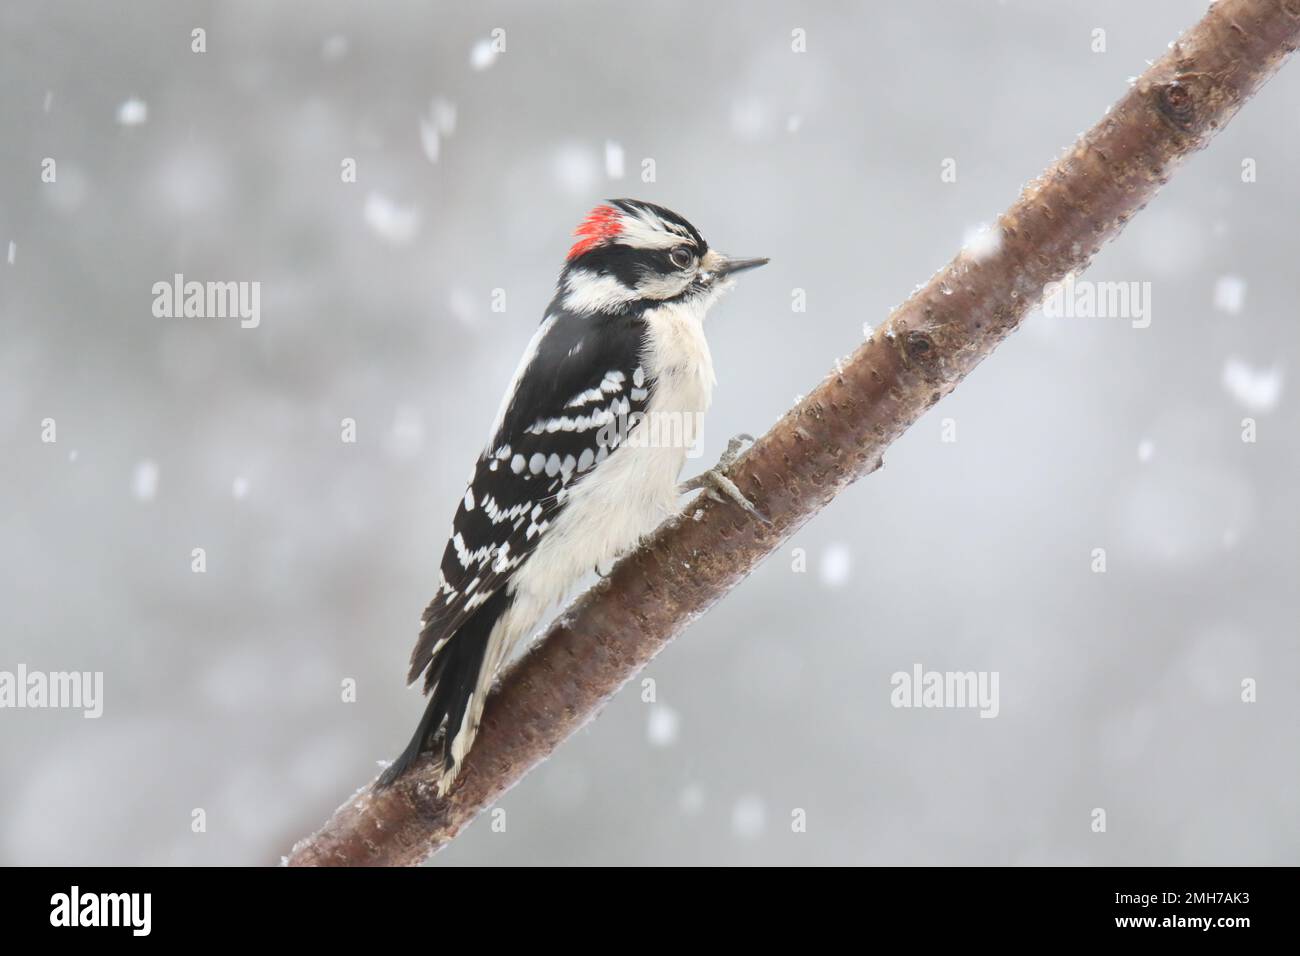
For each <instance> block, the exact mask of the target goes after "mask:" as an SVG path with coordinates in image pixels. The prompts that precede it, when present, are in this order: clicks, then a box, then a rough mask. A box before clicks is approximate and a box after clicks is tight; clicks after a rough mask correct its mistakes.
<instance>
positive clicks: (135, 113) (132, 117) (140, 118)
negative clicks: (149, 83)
mask: <svg viewBox="0 0 1300 956" xmlns="http://www.w3.org/2000/svg"><path fill="white" fill-rule="evenodd" d="M148 119H149V104H148V103H146V102H145V101H144V100H141V99H136V98H135V97H132V98H131V99H129V100H127V101H126V102H125V103H123V104H122V105H121V106H119V107H118V108H117V121H118V123H120V124H121V125H122V126H139V125H141V124H142V123H144V122H145V121H146V120H148Z"/></svg>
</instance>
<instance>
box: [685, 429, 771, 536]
mask: <svg viewBox="0 0 1300 956" xmlns="http://www.w3.org/2000/svg"><path fill="white" fill-rule="evenodd" d="M753 443H754V437H753V436H752V435H745V434H740V435H736V436H735V437H734V438H732V439H731V440H730V441H729V442H727V450H726V451H724V452H723V453H722V455H721V457H719V458H718V463H717V464H716V465H714V466H713V467H712V468H710V469H709V470H708V471H705V472H701V473H700V474H698V475H696V476H695V477H694V478H692V479H690V480H689V481H686V482H683V484H682V486H681V490H682V493H683V494H685V493H689V492H692V491H703V492H704V493H705V494H706V495H708V496H709V497H710V498H712V499H713V500H714V501H718V502H722V503H724V504H725V503H726V502H728V501H730V502H732V503H733V504H736V505H739V506H740V507H741V508H742V509H743V510H744V511H745V513H746V514H748V515H750V516H751V517H753V518H754V519H755V520H756V521H759V522H762V523H763V524H765V525H771V524H772V519H771V518H769V517H768V516H767V515H765V514H763V512H761V511H759V510H758V508H756V507H755V506H754V503H753V502H752V501H750V500H749V499H748V498H746V497H745V495H744V493H742V492H741V490H740V489H739V488H737V487H736V483H735V482H734V481H732V480H731V479H730V478H728V477H727V469H729V468H730V467H731V466H732V465H733V464H735V461H736V459H737V458H739V457H740V450H741V448H742V447H744V446H745V445H752V444H753Z"/></svg>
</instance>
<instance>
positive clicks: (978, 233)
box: [944, 223, 1002, 295]
mask: <svg viewBox="0 0 1300 956" xmlns="http://www.w3.org/2000/svg"><path fill="white" fill-rule="evenodd" d="M961 245H962V250H963V251H964V252H965V253H966V255H967V256H969V257H970V258H971V259H973V260H974V261H976V262H983V261H984V260H985V259H987V258H989V257H990V256H994V255H996V254H997V251H998V250H999V249H1001V248H1002V228H1001V227H1000V226H998V225H997V224H994V225H993V226H992V227H989V225H988V224H987V223H981V224H980V225H978V226H971V227H970V228H969V229H967V230H966V235H965V236H964V237H963V238H962V242H961ZM944 294H945V295H947V294H948V293H947V292H945V293H944Z"/></svg>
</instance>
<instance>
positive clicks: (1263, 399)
mask: <svg viewBox="0 0 1300 956" xmlns="http://www.w3.org/2000/svg"><path fill="white" fill-rule="evenodd" d="M1223 387H1224V388H1225V389H1227V392H1228V394H1229V395H1231V396H1232V397H1233V398H1235V399H1236V400H1237V401H1238V402H1240V403H1241V404H1242V405H1244V406H1245V407H1246V408H1247V409H1249V410H1250V411H1252V412H1267V411H1269V410H1271V409H1272V408H1274V407H1275V406H1276V405H1277V402H1278V399H1279V398H1281V397H1282V369H1281V368H1279V367H1276V366H1275V367H1273V368H1271V369H1257V368H1252V367H1251V366H1250V365H1248V364H1246V362H1244V361H1242V360H1241V359H1239V358H1236V357H1235V356H1233V357H1230V358H1229V359H1228V360H1227V361H1226V362H1224V363H1223Z"/></svg>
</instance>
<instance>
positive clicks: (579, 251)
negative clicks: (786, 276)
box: [559, 199, 767, 312]
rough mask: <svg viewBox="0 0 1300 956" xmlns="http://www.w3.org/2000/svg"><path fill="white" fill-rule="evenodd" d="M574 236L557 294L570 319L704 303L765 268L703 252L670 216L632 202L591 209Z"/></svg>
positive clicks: (690, 229) (697, 238) (691, 232)
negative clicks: (742, 275) (740, 276)
mask: <svg viewBox="0 0 1300 956" xmlns="http://www.w3.org/2000/svg"><path fill="white" fill-rule="evenodd" d="M574 236H575V237H576V240H577V241H575V242H574V244H573V247H572V248H571V249H570V250H569V256H568V259H567V261H566V262H565V266H564V271H563V272H562V273H561V274H560V289H559V292H560V298H561V299H562V301H563V302H564V305H565V307H566V308H568V309H570V310H572V311H575V312H621V311H623V310H625V309H628V308H633V307H636V306H638V305H640V306H646V307H649V306H654V305H656V304H662V303H664V302H669V301H684V300H688V299H698V300H699V301H700V302H701V303H707V302H709V301H711V300H712V298H713V297H714V296H716V295H717V294H718V293H719V292H721V291H722V290H723V289H725V288H728V287H729V286H730V284H731V277H732V276H734V275H735V274H736V273H737V272H741V271H743V270H745V269H752V268H754V267H755V266H761V265H763V264H764V263H765V262H767V260H766V259H733V258H731V257H729V256H725V255H723V254H722V253H720V252H718V251H717V250H715V249H710V248H709V244H708V243H707V242H705V241H704V237H703V236H701V235H700V233H699V230H698V229H696V228H695V227H694V226H692V225H691V224H690V223H689V222H687V221H686V220H685V219H683V218H682V217H681V216H679V215H677V213H675V212H672V211H670V210H668V209H664V208H663V207H662V206H656V205H654V204H653V203H648V202H643V201H641V200H637V199H612V200H610V201H609V202H608V203H606V204H605V205H601V206H597V207H596V208H595V209H593V210H592V211H591V212H590V213H588V214H587V218H586V219H584V220H583V221H582V222H581V223H580V224H579V225H578V228H577V229H576V230H574Z"/></svg>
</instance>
